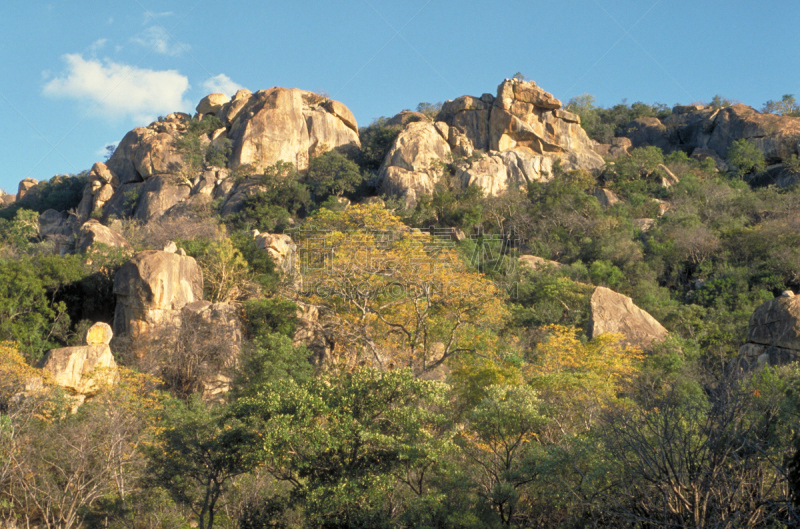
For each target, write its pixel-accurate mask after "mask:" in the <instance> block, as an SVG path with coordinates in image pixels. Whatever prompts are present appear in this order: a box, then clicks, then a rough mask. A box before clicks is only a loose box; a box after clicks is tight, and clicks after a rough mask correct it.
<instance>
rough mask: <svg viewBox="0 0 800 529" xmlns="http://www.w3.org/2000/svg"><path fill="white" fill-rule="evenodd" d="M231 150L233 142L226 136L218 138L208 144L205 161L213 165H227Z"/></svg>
mask: <svg viewBox="0 0 800 529" xmlns="http://www.w3.org/2000/svg"><path fill="white" fill-rule="evenodd" d="M232 152H233V142H231V140H229V139H228V138H222V139H218V140H216V141H214V142H211V144H209V146H208V149H207V150H206V163H207V164H208V165H213V166H215V167H227V166H228V158H230V155H231V153H232Z"/></svg>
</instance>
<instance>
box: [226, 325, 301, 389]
mask: <svg viewBox="0 0 800 529" xmlns="http://www.w3.org/2000/svg"><path fill="white" fill-rule="evenodd" d="M309 356H310V353H309V352H308V350H307V349H306V348H305V347H304V346H302V345H301V346H295V345H294V344H293V343H292V338H291V337H289V336H286V335H285V334H282V333H263V332H262V333H261V334H259V335H257V336H256V337H254V338H253V339H252V340H251V341H250V342H248V343H247V344H246V345H245V346H244V349H243V351H242V355H241V358H240V367H239V368H238V369H237V371H236V376H235V377H234V381H233V387H232V389H231V393H230V398H231V399H233V400H236V399H239V398H243V397H247V396H254V395H256V394H257V393H258V392H259V391H262V390H263V389H264V388H265V387H270V385H271V384H276V383H277V382H279V381H281V380H294V381H296V382H297V383H299V384H303V383H306V382H309V381H310V380H311V378H312V376H313V374H314V368H313V366H312V365H311V362H310V359H309Z"/></svg>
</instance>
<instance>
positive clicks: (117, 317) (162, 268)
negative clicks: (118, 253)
mask: <svg viewBox="0 0 800 529" xmlns="http://www.w3.org/2000/svg"><path fill="white" fill-rule="evenodd" d="M114 294H115V295H116V296H117V306H116V310H115V312H114V333H115V334H118V335H128V336H130V337H132V338H134V339H135V338H136V337H138V336H140V335H143V334H147V333H148V332H149V331H150V330H152V329H154V328H158V327H163V326H166V325H172V324H175V323H176V322H177V320H179V317H180V310H181V309H182V308H183V307H184V306H185V305H186V304H188V303H192V302H194V301H199V300H201V299H202V297H203V274H202V271H201V270H200V267H199V266H198V264H197V262H196V261H195V260H194V259H193V258H191V257H188V256H183V255H179V254H176V253H169V252H160V251H156V250H147V251H144V252H139V253H138V254H136V255H135V256H134V257H133V258H132V259H131V260H130V261H128V262H127V263H125V264H124V265H122V267H121V268H120V269H119V271H118V272H117V274H116V276H114Z"/></svg>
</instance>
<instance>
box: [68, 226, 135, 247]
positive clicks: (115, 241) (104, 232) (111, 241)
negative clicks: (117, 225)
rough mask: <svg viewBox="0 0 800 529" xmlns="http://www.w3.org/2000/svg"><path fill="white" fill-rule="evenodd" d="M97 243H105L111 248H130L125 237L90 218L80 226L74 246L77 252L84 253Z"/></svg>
mask: <svg viewBox="0 0 800 529" xmlns="http://www.w3.org/2000/svg"><path fill="white" fill-rule="evenodd" d="M97 244H105V245H106V246H109V247H111V248H130V244H129V243H128V241H127V240H125V237H123V236H122V235H120V234H119V233H117V232H115V231H114V230H112V229H111V228H108V227H106V226H103V225H102V224H100V222H99V221H97V220H95V219H91V220H89V221H88V222H85V223H84V224H83V225H82V226H81V230H80V231H79V232H78V239H77V242H76V244H75V246H76V249H77V250H78V251H79V252H82V253H86V252H88V251H89V250H90V249H92V247H93V246H95V245H97Z"/></svg>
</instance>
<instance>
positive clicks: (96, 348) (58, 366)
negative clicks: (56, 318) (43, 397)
mask: <svg viewBox="0 0 800 529" xmlns="http://www.w3.org/2000/svg"><path fill="white" fill-rule="evenodd" d="M38 367H40V368H41V369H43V370H44V371H46V372H48V373H49V374H50V379H51V380H52V381H53V382H55V383H56V384H58V385H59V386H61V387H62V388H64V389H66V390H67V391H68V392H69V393H70V395H71V397H72V398H73V402H74V405H75V406H77V405H80V404H81V403H83V401H84V400H85V399H86V398H87V397H92V396H94V395H95V394H97V392H98V390H100V388H102V387H104V386H107V385H110V384H113V383H115V382H116V380H117V376H118V375H117V363H116V361H115V360H114V355H113V354H112V353H111V349H110V348H109V346H108V344H100V345H80V346H77V347H62V348H60V349H51V350H50V351H48V352H47V354H46V355H45V356H44V358H42V360H41V362H40V363H39V365H38Z"/></svg>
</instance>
